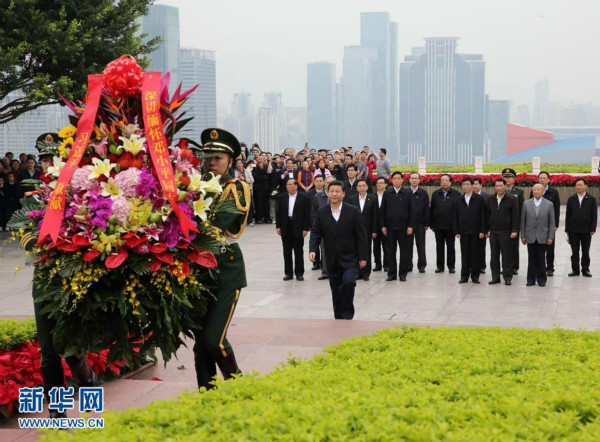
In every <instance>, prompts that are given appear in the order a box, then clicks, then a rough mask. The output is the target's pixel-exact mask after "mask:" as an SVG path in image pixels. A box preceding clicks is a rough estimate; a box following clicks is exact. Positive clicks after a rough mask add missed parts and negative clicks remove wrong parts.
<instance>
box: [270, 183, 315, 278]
mask: <svg viewBox="0 0 600 442" xmlns="http://www.w3.org/2000/svg"><path fill="white" fill-rule="evenodd" d="M285 187H286V189H287V192H285V193H282V194H281V195H279V199H278V201H277V211H276V216H275V224H276V228H277V234H278V235H280V236H281V241H282V243H283V261H284V266H285V276H284V277H283V280H284V281H289V280H291V279H294V274H295V275H296V279H297V280H298V281H304V250H303V249H304V238H305V237H306V234H307V233H308V231H309V229H310V200H309V199H308V196H306V194H305V193H303V192H298V182H297V181H296V180H295V179H290V180H288V182H287V183H286V185H285ZM292 251H293V252H294V261H295V263H296V269H295V270H296V271H295V272H294V263H293V261H292Z"/></svg>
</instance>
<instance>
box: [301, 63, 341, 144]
mask: <svg viewBox="0 0 600 442" xmlns="http://www.w3.org/2000/svg"><path fill="white" fill-rule="evenodd" d="M336 100H337V98H336V83H335V64H333V63H328V62H325V61H323V62H318V63H310V64H308V66H307V82H306V108H307V124H308V144H309V146H311V147H317V148H325V149H330V148H333V147H334V145H335V144H336V132H337V128H336V126H337V115H336V113H337V110H336Z"/></svg>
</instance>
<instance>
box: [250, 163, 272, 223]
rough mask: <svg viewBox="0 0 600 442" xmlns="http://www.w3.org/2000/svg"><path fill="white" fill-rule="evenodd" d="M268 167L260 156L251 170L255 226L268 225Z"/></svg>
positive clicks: (269, 172) (269, 173)
mask: <svg viewBox="0 0 600 442" xmlns="http://www.w3.org/2000/svg"><path fill="white" fill-rule="evenodd" d="M270 175H271V171H270V170H269V165H268V164H267V163H266V162H265V159H264V158H263V157H262V156H258V157H257V158H256V166H254V168H253V169H252V176H253V177H254V184H253V185H252V190H253V191H254V213H255V219H256V224H262V223H263V222H264V223H270V222H271V220H270V214H269V177H270Z"/></svg>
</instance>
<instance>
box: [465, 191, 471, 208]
mask: <svg viewBox="0 0 600 442" xmlns="http://www.w3.org/2000/svg"><path fill="white" fill-rule="evenodd" d="M469 201H471V195H467V194H466V193H465V203H467V207H469Z"/></svg>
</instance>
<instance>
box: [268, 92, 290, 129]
mask: <svg viewBox="0 0 600 442" xmlns="http://www.w3.org/2000/svg"><path fill="white" fill-rule="evenodd" d="M264 98H265V103H267V104H268V105H269V106H270V107H271V109H273V112H275V116H276V117H277V130H278V132H281V131H283V130H284V129H285V106H284V105H283V101H282V100H281V92H273V91H271V92H266V93H265V95H264Z"/></svg>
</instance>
